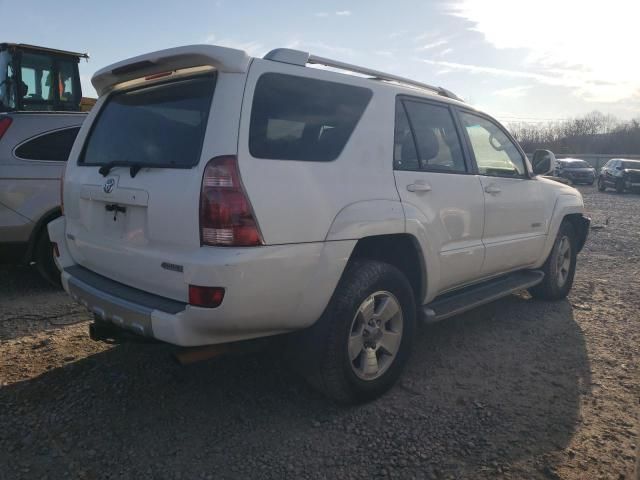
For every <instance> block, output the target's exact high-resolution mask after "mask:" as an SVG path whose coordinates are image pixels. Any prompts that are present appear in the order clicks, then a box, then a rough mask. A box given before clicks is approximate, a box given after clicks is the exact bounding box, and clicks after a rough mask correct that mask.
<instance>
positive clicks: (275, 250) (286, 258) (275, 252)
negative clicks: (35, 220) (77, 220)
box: [49, 217, 356, 346]
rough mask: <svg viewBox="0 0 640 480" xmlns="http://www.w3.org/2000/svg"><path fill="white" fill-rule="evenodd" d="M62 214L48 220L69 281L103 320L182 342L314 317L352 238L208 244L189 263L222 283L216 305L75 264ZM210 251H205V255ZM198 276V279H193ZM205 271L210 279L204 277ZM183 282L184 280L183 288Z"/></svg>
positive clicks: (284, 326)
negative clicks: (196, 259) (121, 280)
mask: <svg viewBox="0 0 640 480" xmlns="http://www.w3.org/2000/svg"><path fill="white" fill-rule="evenodd" d="M64 223H65V219H64V217H60V218H59V219H56V220H55V221H54V222H52V223H51V224H49V235H50V238H51V240H52V241H53V242H56V243H57V244H58V250H59V251H60V257H59V258H57V260H56V261H57V263H58V266H59V267H60V269H61V270H62V277H61V278H62V284H63V287H64V289H65V290H66V291H67V292H68V293H69V294H70V295H71V296H72V297H73V298H75V299H76V300H77V301H78V302H80V303H82V304H83V305H85V306H86V307H87V308H88V309H89V310H91V311H92V312H94V313H95V314H96V315H98V316H99V317H100V318H102V319H103V320H105V321H108V322H111V323H113V324H115V325H117V326H119V327H121V328H124V329H128V330H131V331H133V332H135V333H138V334H140V335H144V336H147V337H151V338H155V339H157V340H161V341H164V342H168V343H172V344H175V345H180V346H198V345H211V344H216V343H227V342H233V341H238V340H246V339H250V338H257V337H263V336H268V335H275V334H278V333H284V332H288V331H293V330H297V329H301V328H305V327H307V326H310V325H311V324H313V323H314V322H315V321H316V320H317V319H318V318H319V317H320V315H321V314H322V312H323V310H324V308H325V307H326V305H327V303H328V302H329V299H330V298H331V295H332V294H333V291H334V289H335V287H336V285H337V283H338V281H339V279H340V276H341V274H342V271H343V270H344V267H345V265H346V263H347V261H348V259H349V256H350V254H351V251H352V250H353V247H354V246H355V243H356V241H355V240H345V241H335V242H318V243H307V244H292V245H274V246H265V247H256V248H254V249H252V252H251V253H250V254H249V250H248V249H240V248H238V249H235V248H223V249H210V250H206V249H203V250H204V252H205V253H204V254H202V252H201V255H202V256H201V257H200V259H202V257H206V262H202V263H199V264H192V265H190V267H189V269H190V270H191V271H192V272H193V273H194V276H193V277H191V278H189V279H185V282H193V284H196V285H204V286H219V287H224V288H225V298H224V301H223V302H222V304H221V305H220V306H219V307H216V308H202V307H194V306H192V305H189V304H187V303H183V302H180V301H176V300H173V299H169V298H166V297H164V296H160V295H155V294H152V293H149V292H145V291H142V290H140V289H137V288H134V286H132V285H125V284H122V283H119V282H116V281H114V280H112V279H109V278H106V277H104V276H101V275H98V274H96V273H95V272H93V271H91V270H89V269H87V268H84V267H82V266H80V265H78V264H77V263H76V262H75V261H74V259H73V258H72V257H71V255H70V253H69V249H68V248H67V246H66V241H65V228H64ZM205 254H206V255H205ZM193 278H197V281H193ZM205 279H208V283H204V282H203V280H205ZM186 286H187V285H186V283H185V288H186Z"/></svg>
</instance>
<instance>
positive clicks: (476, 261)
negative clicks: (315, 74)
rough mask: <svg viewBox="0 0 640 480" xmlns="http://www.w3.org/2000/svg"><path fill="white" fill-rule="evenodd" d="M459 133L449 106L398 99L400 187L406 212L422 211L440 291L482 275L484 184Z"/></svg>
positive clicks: (397, 167) (433, 283)
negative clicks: (436, 266) (433, 256)
mask: <svg viewBox="0 0 640 480" xmlns="http://www.w3.org/2000/svg"><path fill="white" fill-rule="evenodd" d="M460 133H461V132H459V130H458V127H457V126H456V123H455V120H454V116H453V112H452V110H451V108H450V107H449V106H448V105H446V104H442V103H437V102H433V103H432V102H428V101H424V100H421V99H415V98H413V97H400V98H399V99H398V100H397V102H396V125H395V145H394V175H395V180H396V186H397V188H398V192H399V194H400V198H401V200H402V202H403V205H404V208H405V212H409V211H410V210H411V209H415V210H418V211H419V212H420V218H421V220H420V221H421V223H422V225H423V227H424V231H425V232H426V234H427V235H428V241H429V242H430V247H431V248H432V250H433V251H434V252H437V253H438V265H439V270H440V273H439V275H432V276H431V277H430V278H429V282H430V289H433V290H434V291H436V292H441V291H443V290H446V289H449V288H453V287H455V286H457V285H461V284H464V283H468V282H470V281H473V280H475V279H477V278H479V277H480V276H481V268H482V261H483V258H484V245H483V244H482V228H483V222H484V200H483V193H482V187H481V185H480V181H479V180H478V178H477V176H475V175H474V174H473V173H472V172H471V168H470V165H471V162H470V161H468V159H465V153H464V149H463V143H462V141H461V135H460ZM407 216H408V217H409V216H411V214H410V213H408V214H407ZM430 275H431V273H430ZM435 276H437V277H438V278H434V277H435Z"/></svg>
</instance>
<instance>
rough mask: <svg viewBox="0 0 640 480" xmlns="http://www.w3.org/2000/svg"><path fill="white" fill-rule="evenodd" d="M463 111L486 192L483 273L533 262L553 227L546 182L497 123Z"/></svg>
mask: <svg viewBox="0 0 640 480" xmlns="http://www.w3.org/2000/svg"><path fill="white" fill-rule="evenodd" d="M459 115H460V121H461V124H462V125H463V127H464V131H465V134H466V138H467V140H468V142H469V147H470V150H471V151H472V153H473V157H474V160H475V163H476V168H477V171H478V175H479V178H480V183H481V184H482V189H483V192H484V205H485V208H484V233H483V236H482V241H483V243H484V246H485V258H484V262H483V265H482V274H483V275H485V276H490V275H494V274H499V273H504V272H507V271H510V270H514V269H518V268H522V267H526V266H528V265H531V264H533V263H535V262H536V261H537V260H538V259H539V258H540V255H541V253H542V249H543V247H544V243H545V239H546V232H547V229H548V224H547V222H548V219H547V218H546V215H545V202H544V198H543V196H542V189H541V186H540V182H539V181H538V180H537V179H536V178H532V177H530V175H529V169H528V167H527V162H526V160H525V158H526V157H525V156H524V154H523V153H522V152H521V150H520V149H519V148H518V147H517V145H516V143H515V142H514V141H513V140H512V139H511V138H510V136H509V135H508V134H507V133H506V132H505V131H504V130H503V128H502V127H501V126H500V125H499V124H498V123H497V122H495V121H493V120H492V119H490V118H488V117H485V116H483V115H479V114H477V113H472V112H469V111H465V110H460V111H459Z"/></svg>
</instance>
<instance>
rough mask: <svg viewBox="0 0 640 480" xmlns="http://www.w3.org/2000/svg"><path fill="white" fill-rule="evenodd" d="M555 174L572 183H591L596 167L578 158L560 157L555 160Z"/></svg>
mask: <svg viewBox="0 0 640 480" xmlns="http://www.w3.org/2000/svg"><path fill="white" fill-rule="evenodd" d="M556 176H558V177H561V178H566V179H567V180H570V181H571V182H573V183H574V184H578V183H584V184H587V185H593V183H594V182H595V181H596V169H595V168H593V167H592V166H591V165H589V164H588V163H587V162H585V161H584V160H580V159H579V158H562V159H558V160H557V161H556Z"/></svg>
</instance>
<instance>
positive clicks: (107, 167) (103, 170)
mask: <svg viewBox="0 0 640 480" xmlns="http://www.w3.org/2000/svg"><path fill="white" fill-rule="evenodd" d="M144 166H145V165H144V164H142V163H132V162H121V161H114V162H109V163H105V164H104V165H102V166H101V167H100V169H99V170H98V173H99V174H100V175H102V176H103V177H106V176H107V175H109V172H110V171H111V169H112V168H113V167H130V168H129V174H130V175H131V178H133V177H135V176H136V175H137V174H138V172H139V171H140V169H141V168H142V167H144Z"/></svg>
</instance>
